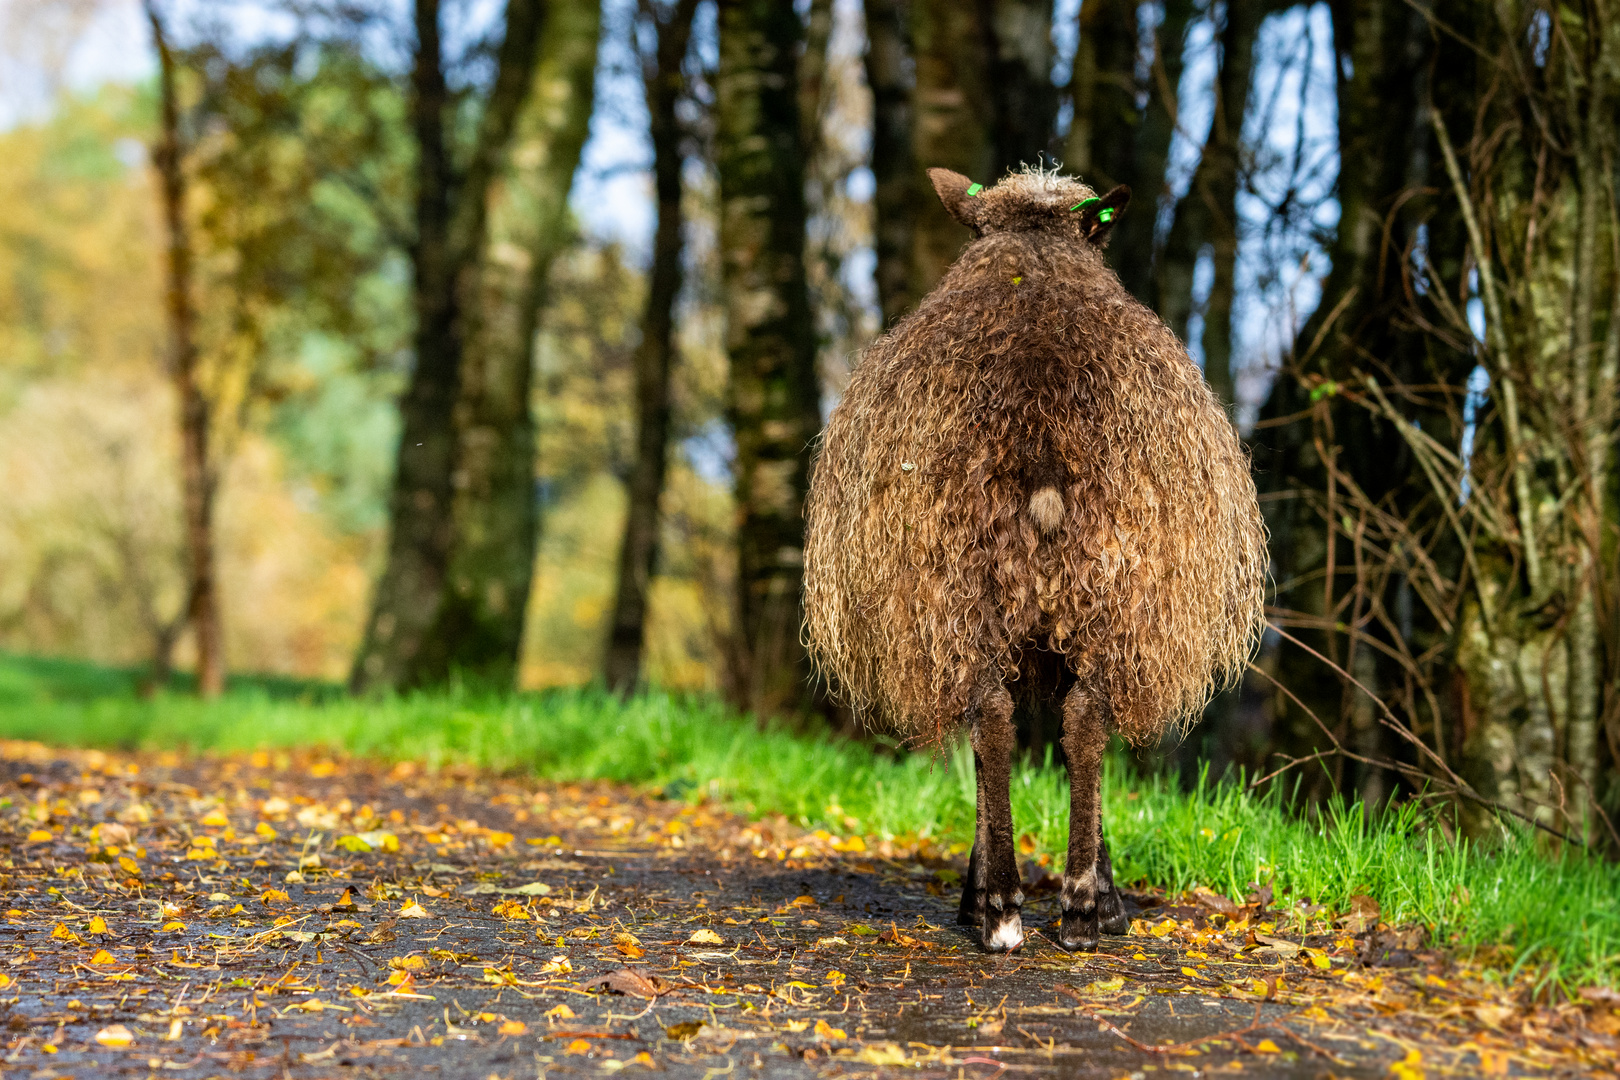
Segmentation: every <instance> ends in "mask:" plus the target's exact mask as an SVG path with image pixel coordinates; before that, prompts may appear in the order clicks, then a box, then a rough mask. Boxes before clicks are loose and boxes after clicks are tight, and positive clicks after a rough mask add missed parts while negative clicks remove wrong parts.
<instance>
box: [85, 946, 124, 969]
mask: <svg viewBox="0 0 1620 1080" xmlns="http://www.w3.org/2000/svg"><path fill="white" fill-rule="evenodd" d="M90 962H91V963H92V964H95V965H96V966H98V967H106V966H107V965H109V964H116V963H118V958H117V957H116V956H114V955H113V954H112V953H110V952H108V951H107V950H106V949H97V950H96V955H94V956H92V957H91V958H90Z"/></svg>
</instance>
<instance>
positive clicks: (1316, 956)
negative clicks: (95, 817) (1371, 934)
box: [1311, 953, 1433, 978]
mask: <svg viewBox="0 0 1620 1080" xmlns="http://www.w3.org/2000/svg"><path fill="white" fill-rule="evenodd" d="M1311 964H1312V965H1313V966H1315V967H1318V968H1320V969H1321V970H1323V971H1326V970H1327V969H1328V968H1330V967H1332V966H1333V961H1331V960H1329V959H1328V958H1327V957H1326V956H1324V955H1322V954H1321V953H1312V954H1311ZM1430 978H1433V976H1430Z"/></svg>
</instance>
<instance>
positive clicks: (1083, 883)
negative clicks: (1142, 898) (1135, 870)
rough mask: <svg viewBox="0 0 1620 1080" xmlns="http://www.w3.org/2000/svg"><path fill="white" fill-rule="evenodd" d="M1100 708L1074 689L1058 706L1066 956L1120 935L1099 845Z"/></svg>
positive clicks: (1108, 868)
mask: <svg viewBox="0 0 1620 1080" xmlns="http://www.w3.org/2000/svg"><path fill="white" fill-rule="evenodd" d="M1105 708H1106V706H1105V705H1104V703H1103V702H1102V701H1100V700H1098V699H1097V697H1096V696H1095V695H1093V694H1092V693H1091V692H1090V691H1088V690H1087V689H1086V688H1085V686H1083V685H1081V684H1076V685H1075V686H1074V687H1073V689H1071V690H1070V691H1069V695H1068V697H1066V698H1065V699H1064V701H1063V754H1064V757H1065V758H1066V759H1067V761H1068V766H1069V861H1068V864H1067V866H1065V868H1064V871H1063V921H1062V923H1061V924H1060V925H1059V928H1058V944H1059V945H1061V946H1062V947H1063V948H1065V949H1068V950H1069V951H1070V952H1073V951H1075V950H1079V949H1084V950H1086V951H1091V950H1093V949H1095V948H1096V947H1097V937H1098V935H1099V933H1101V932H1104V931H1106V932H1108V933H1122V932H1123V931H1124V929H1125V925H1124V919H1125V913H1124V908H1123V906H1122V905H1121V903H1120V899H1119V893H1118V891H1117V890H1115V888H1114V868H1113V864H1112V862H1110V860H1109V858H1108V847H1107V845H1106V844H1104V843H1103V836H1102V815H1101V812H1100V806H1099V802H1100V799H1101V795H1102V790H1101V789H1102V755H1103V749H1104V748H1105V747H1106V746H1107V745H1108V728H1107V725H1106V724H1105V722H1104V709H1105Z"/></svg>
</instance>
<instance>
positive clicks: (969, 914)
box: [956, 754, 989, 926]
mask: <svg viewBox="0 0 1620 1080" xmlns="http://www.w3.org/2000/svg"><path fill="white" fill-rule="evenodd" d="M973 757H974V761H973V767H974V775H975V777H976V780H975V784H974V786H975V787H976V788H977V790H978V802H977V805H976V807H975V810H974V815H973V850H972V851H971V852H970V853H969V854H968V868H967V877H966V878H965V879H964V880H963V882H962V906H961V907H959V908H957V909H956V922H957V925H959V926H983V925H984V877H985V875H984V865H985V864H984V852H986V851H988V850H989V844H988V843H987V842H986V841H985V828H986V825H987V824H988V822H987V819H986V818H985V814H984V767H983V766H982V765H980V764H979V761H978V755H977V754H975V755H973Z"/></svg>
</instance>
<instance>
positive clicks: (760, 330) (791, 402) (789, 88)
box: [715, 0, 821, 715]
mask: <svg viewBox="0 0 1620 1080" xmlns="http://www.w3.org/2000/svg"><path fill="white" fill-rule="evenodd" d="M719 29H720V67H719V71H718V73H717V75H716V80H715V82H716V120H717V123H716V136H715V146H716V158H717V162H716V164H717V167H718V169H717V171H718V173H719V178H720V252H721V273H722V281H723V287H724V293H725V306H726V315H727V327H726V352H727V356H728V359H729V369H730V370H729V380H728V385H727V413H728V419H729V420H730V423H731V430H732V433H733V437H734V438H735V440H736V457H735V460H734V464H733V482H734V484H735V494H736V514H737V566H738V572H737V595H736V619H735V622H734V625H733V626H732V634H733V635H734V638H735V643H736V648H735V655H736V656H737V660H736V668H737V670H734V671H733V672H731V683H732V696H733V698H734V699H735V701H736V702H737V704H738V705H739V706H741V707H744V708H752V709H754V710H755V711H756V712H758V713H760V714H761V715H764V714H766V713H769V712H780V711H791V710H795V709H797V708H800V707H802V706H803V705H804V704H805V703H806V701H807V700H808V697H809V686H810V684H809V678H810V670H809V667H808V664H807V661H806V658H805V654H804V649H803V647H802V646H801V645H800V643H799V624H800V614H799V612H800V592H801V583H802V579H803V563H804V555H803V551H804V517H803V506H804V496H805V491H806V489H807V487H808V478H809V463H810V444H811V441H812V440H813V439H814V438H815V436H816V433H817V431H819V430H820V427H821V409H820V387H819V381H818V379H817V373H816V340H815V331H814V326H813V324H812V320H811V317H810V302H809V295H808V292H807V289H806V283H805V270H804V246H805V214H806V209H805V193H804V177H805V168H804V160H803V157H802V153H801V144H800V121H799V101H798V85H797V74H798V72H797V62H798V51H799V47H800V45H801V42H802V38H803V27H802V25H801V23H800V21H799V18H798V16H797V15H796V14H795V13H794V10H793V6H792V5H791V4H782V3H778V2H775V0H721V2H720V4H719Z"/></svg>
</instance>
